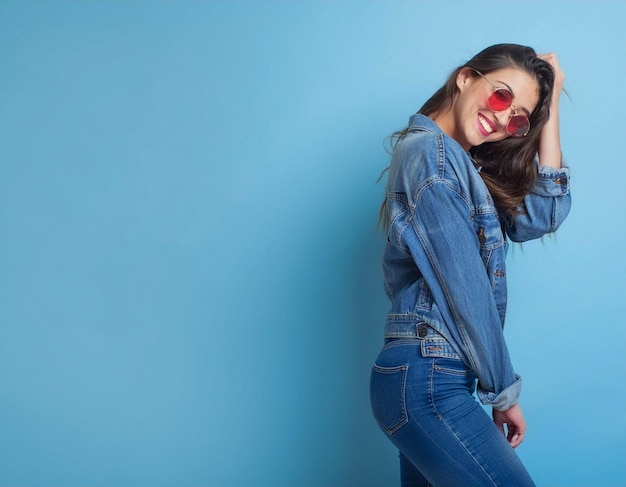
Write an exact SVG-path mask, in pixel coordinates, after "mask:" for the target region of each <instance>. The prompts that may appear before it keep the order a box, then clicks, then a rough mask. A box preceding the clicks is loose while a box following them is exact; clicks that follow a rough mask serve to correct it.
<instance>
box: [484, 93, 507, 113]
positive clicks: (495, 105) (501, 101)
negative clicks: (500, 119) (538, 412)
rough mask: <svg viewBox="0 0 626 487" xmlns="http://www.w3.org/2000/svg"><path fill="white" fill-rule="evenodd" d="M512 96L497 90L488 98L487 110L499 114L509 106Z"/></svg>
mask: <svg viewBox="0 0 626 487" xmlns="http://www.w3.org/2000/svg"><path fill="white" fill-rule="evenodd" d="M512 102H513V96H512V95H511V92H510V91H508V90H503V89H498V90H496V91H494V92H493V94H492V95H491V96H490V97H489V108H491V109H492V110H493V111H494V112H501V111H502V110H506V109H507V108H509V107H510V106H511V103H512Z"/></svg>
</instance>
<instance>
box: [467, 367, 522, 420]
mask: <svg viewBox="0 0 626 487" xmlns="http://www.w3.org/2000/svg"><path fill="white" fill-rule="evenodd" d="M515 377H516V378H517V380H516V381H515V382H513V384H511V385H510V386H509V387H507V388H506V389H504V390H503V391H502V392H501V393H500V394H496V393H495V392H487V391H483V390H482V389H481V388H480V383H479V384H478V388H477V393H478V398H479V399H480V402H482V403H483V404H487V405H489V406H492V407H493V408H494V409H497V410H498V411H506V410H507V409H509V408H510V407H511V406H514V405H515V404H517V403H518V401H519V396H520V393H521V392H522V378H521V377H520V376H519V375H517V374H515Z"/></svg>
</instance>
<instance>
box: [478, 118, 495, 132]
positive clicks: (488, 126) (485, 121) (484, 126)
mask: <svg viewBox="0 0 626 487" xmlns="http://www.w3.org/2000/svg"><path fill="white" fill-rule="evenodd" d="M478 121H479V122H480V124H481V125H482V126H483V128H484V129H485V131H486V132H487V133H489V134H490V133H491V132H493V129H492V128H491V125H489V124H488V123H487V120H485V119H484V118H483V117H478Z"/></svg>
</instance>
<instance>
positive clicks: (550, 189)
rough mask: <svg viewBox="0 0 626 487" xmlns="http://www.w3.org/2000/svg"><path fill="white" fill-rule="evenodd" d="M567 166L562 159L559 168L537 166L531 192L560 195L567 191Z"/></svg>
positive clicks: (540, 194) (542, 194) (568, 179)
mask: <svg viewBox="0 0 626 487" xmlns="http://www.w3.org/2000/svg"><path fill="white" fill-rule="evenodd" d="M569 182H570V177H569V166H568V165H567V164H566V163H565V161H563V163H562V165H561V168H560V169H556V168H554V167H550V166H539V167H538V169H537V181H536V182H535V187H534V188H533V191H532V192H533V193H535V194H538V195H539V196H562V195H564V194H567V193H569Z"/></svg>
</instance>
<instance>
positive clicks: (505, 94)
mask: <svg viewBox="0 0 626 487" xmlns="http://www.w3.org/2000/svg"><path fill="white" fill-rule="evenodd" d="M562 86H563V74H562V72H561V70H560V67H559V64H558V61H557V58H556V56H555V55H553V54H545V55H537V54H536V53H535V51H534V50H533V49H531V48H529V47H524V46H519V45H513V44H499V45H495V46H491V47H489V48H487V49H485V50H484V51H482V52H480V53H479V54H477V55H476V56H474V57H473V58H472V59H471V60H470V61H469V62H467V63H466V64H464V65H463V66H460V67H458V68H457V69H455V70H454V71H453V72H452V74H451V75H450V77H449V78H448V81H447V82H446V84H445V85H444V86H443V87H442V88H440V89H439V90H438V91H437V92H436V93H435V94H434V95H433V96H432V97H431V98H430V99H429V100H428V101H427V102H426V103H425V104H424V106H423V107H422V108H421V109H420V110H419V112H418V113H417V114H415V115H413V116H412V117H411V119H410V122H409V126H408V127H407V128H406V129H404V130H403V131H401V132H398V133H396V134H394V136H395V137H394V139H395V144H394V149H393V156H392V160H391V164H390V167H389V171H388V182H387V194H386V198H385V202H384V203H383V207H382V209H381V217H382V218H383V220H384V223H385V228H386V230H387V245H386V247H385V250H384V255H383V270H384V277H385V288H386V292H387V295H388V296H389V298H390V300H391V309H390V312H389V315H388V317H387V322H386V325H385V345H384V347H383V349H382V351H381V352H380V354H379V356H378V358H377V359H376V362H375V364H374V366H373V369H372V375H371V384H370V387H371V390H370V393H371V401H372V410H373V413H374V416H375V418H376V420H377V421H378V423H379V425H380V427H381V428H382V429H383V431H384V432H385V433H386V435H387V436H388V437H389V439H390V440H391V441H392V442H393V443H394V444H395V445H396V447H397V448H398V449H399V450H400V467H401V479H402V485H403V486H430V485H432V486H437V487H454V486H459V487H468V486H470V487H480V486H487V485H489V486H515V487H524V486H530V485H534V483H533V481H532V479H531V478H530V476H529V474H528V472H527V471H526V469H525V468H524V466H523V465H522V463H521V462H520V460H519V458H518V457H517V454H516V453H515V452H514V450H513V449H514V448H516V447H517V446H518V445H519V444H520V443H521V442H522V441H523V439H524V432H525V430H526V425H525V422H524V417H523V414H522V410H521V409H520V406H519V404H518V400H519V394H520V388H521V379H520V377H519V376H518V375H517V374H516V373H515V371H514V369H513V366H512V364H511V360H510V358H509V353H508V351H507V346H506V344H505V341H504V337H503V333H502V328H503V325H504V315H505V310H506V274H505V262H504V261H505V254H506V249H507V239H510V240H512V241H514V242H522V241H526V240H530V239H535V238H538V237H541V236H543V235H545V234H547V233H550V232H554V231H555V230H556V229H557V228H558V226H559V225H560V224H561V223H562V221H563V220H564V219H565V217H566V216H567V214H568V212H569V208H570V195H569V173H568V169H567V168H566V167H563V166H562V165H561V148H560V142H559V121H558V103H559V96H560V93H561V90H562ZM475 391H476V392H477V395H478V398H479V399H480V401H481V402H482V403H483V404H487V405H491V406H492V410H493V415H492V418H490V417H489V416H488V415H487V414H486V413H485V411H484V410H483V408H482V407H481V406H480V404H479V403H478V402H477V401H476V399H475V398H474V396H473V393H474V392H475Z"/></svg>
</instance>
